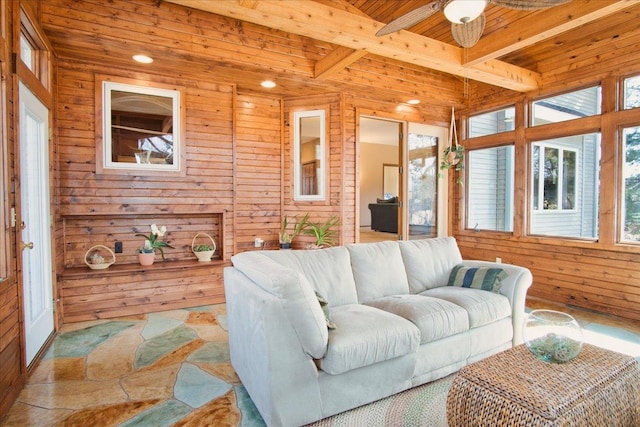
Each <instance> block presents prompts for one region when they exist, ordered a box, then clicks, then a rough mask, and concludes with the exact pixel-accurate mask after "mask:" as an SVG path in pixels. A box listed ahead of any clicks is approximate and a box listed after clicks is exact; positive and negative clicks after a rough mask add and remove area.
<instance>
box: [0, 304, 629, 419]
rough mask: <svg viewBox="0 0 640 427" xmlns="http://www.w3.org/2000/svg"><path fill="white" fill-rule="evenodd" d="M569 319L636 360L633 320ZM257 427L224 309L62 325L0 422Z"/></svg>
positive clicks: (579, 313)
mask: <svg viewBox="0 0 640 427" xmlns="http://www.w3.org/2000/svg"><path fill="white" fill-rule="evenodd" d="M527 307H528V310H531V309H535V308H551V309H558V310H560V311H565V312H569V313H570V314H572V315H573V316H574V317H576V318H577V319H578V320H579V322H580V324H581V326H582V327H583V331H584V335H585V341H587V342H590V343H592V344H595V345H599V346H601V347H605V348H610V349H613V350H616V351H619V352H622V353H626V354H630V355H633V356H635V357H639V360H640V322H634V321H629V320H623V319H619V318H615V317H613V316H602V315H598V314H595V313H591V312H588V311H585V310H580V309H573V308H570V307H566V306H562V305H555V304H553V303H549V302H546V301H537V300H528V301H527ZM0 425H1V426H3V427H5V426H6V427H8V426H38V427H40V426H94V427H101V426H127V427H129V426H154V427H161V426H213V425H215V426H234V427H235V426H242V427H253V426H264V422H263V421H262V418H261V417H260V415H259V414H258V412H257V410H256V408H255V406H254V405H253V403H252V402H251V399H250V398H249V397H248V394H247V393H246V391H245V389H244V387H242V384H241V383H240V381H239V379H238V377H237V376H236V374H235V372H234V370H233V368H232V367H231V363H230V361H229V349H228V338H227V328H226V311H225V306H224V304H220V305H213V306H207V307H195V308H191V309H184V310H173V311H166V312H160V313H152V314H148V315H141V316H135V317H125V318H118V319H108V320H99V321H92V322H81V323H73V324H67V325H64V326H63V328H62V330H61V331H60V333H59V334H58V336H57V337H56V339H55V340H54V342H53V344H52V346H51V347H50V348H49V349H48V351H47V352H46V354H45V356H44V357H43V360H42V361H41V362H40V363H39V365H38V366H37V367H36V368H35V370H34V371H33V372H32V374H31V375H30V377H29V380H28V383H27V385H26V386H25V388H24V390H23V391H22V393H21V394H20V396H19V398H18V400H17V401H16V403H15V404H14V405H13V407H12V408H11V410H10V411H9V413H8V415H7V417H6V418H5V420H4V421H3V422H2V423H0Z"/></svg>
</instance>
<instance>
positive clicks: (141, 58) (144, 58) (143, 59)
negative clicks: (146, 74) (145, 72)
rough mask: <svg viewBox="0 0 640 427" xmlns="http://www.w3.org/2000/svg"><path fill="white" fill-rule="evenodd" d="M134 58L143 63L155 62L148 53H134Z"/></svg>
mask: <svg viewBox="0 0 640 427" xmlns="http://www.w3.org/2000/svg"><path fill="white" fill-rule="evenodd" d="M133 59H134V60H135V61H138V62H141V63H143V64H151V63H152V62H153V58H151V57H150V56H147V55H133Z"/></svg>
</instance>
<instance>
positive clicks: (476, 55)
mask: <svg viewBox="0 0 640 427" xmlns="http://www.w3.org/2000/svg"><path fill="white" fill-rule="evenodd" d="M638 3H640V0H622V1H616V0H590V1H584V0H583V1H579V2H578V1H574V2H570V3H566V4H563V5H560V6H556V7H553V8H549V9H547V10H545V11H543V12H540V14H538V15H536V17H535V20H531V21H530V22H529V21H528V22H527V25H521V24H520V23H515V25H513V26H507V27H505V28H504V29H501V30H499V31H495V32H494V33H492V34H488V35H487V36H485V37H482V38H481V39H480V41H479V42H478V43H477V44H476V45H475V46H473V47H472V48H470V49H469V51H468V52H467V57H466V62H465V65H468V66H473V65H476V64H480V63H482V62H486V61H489V60H491V59H495V58H499V57H501V56H504V55H506V54H509V53H511V52H514V51H516V50H520V49H523V48H525V47H527V46H529V45H532V44H535V43H537V42H540V41H542V40H546V39H549V38H551V37H554V36H557V35H558V34H561V33H563V32H565V31H569V30H571V29H574V28H576V27H579V26H581V25H584V24H587V23H589V22H592V21H595V20H597V19H600V18H603V17H605V16H607V15H611V14H613V13H616V12H620V11H621V10H624V9H626V8H628V7H631V6H634V5H636V4H638Z"/></svg>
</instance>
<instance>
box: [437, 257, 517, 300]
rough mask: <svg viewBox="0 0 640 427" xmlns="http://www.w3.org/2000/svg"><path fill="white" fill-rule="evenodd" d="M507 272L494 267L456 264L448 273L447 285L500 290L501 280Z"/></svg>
mask: <svg viewBox="0 0 640 427" xmlns="http://www.w3.org/2000/svg"><path fill="white" fill-rule="evenodd" d="M505 277H507V273H505V271H504V270H503V269H501V268H494V267H465V266H464V265H462V264H458V265H456V266H455V267H453V270H451V274H450V275H449V283H448V284H447V285H448V286H461V287H463V288H475V289H482V290H483V291H492V292H496V293H498V292H500V286H501V281H502V279H504V278H505Z"/></svg>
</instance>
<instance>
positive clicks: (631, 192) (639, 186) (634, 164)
mask: <svg viewBox="0 0 640 427" xmlns="http://www.w3.org/2000/svg"><path fill="white" fill-rule="evenodd" d="M622 152H623V155H624V161H623V164H622V194H623V195H624V196H623V209H622V241H625V242H640V127H632V128H627V129H624V131H623V149H622Z"/></svg>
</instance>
